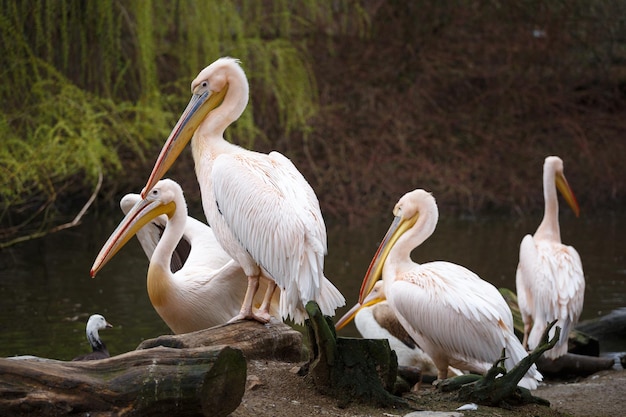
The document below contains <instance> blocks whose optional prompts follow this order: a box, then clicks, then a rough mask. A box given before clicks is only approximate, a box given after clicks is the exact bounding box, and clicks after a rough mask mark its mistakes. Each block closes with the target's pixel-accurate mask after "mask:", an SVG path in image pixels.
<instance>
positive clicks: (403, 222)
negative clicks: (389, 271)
mask: <svg viewBox="0 0 626 417" xmlns="http://www.w3.org/2000/svg"><path fill="white" fill-rule="evenodd" d="M418 217H419V213H417V214H416V215H415V216H413V217H410V218H404V217H403V216H401V215H398V216H396V217H395V218H394V219H393V222H392V223H391V226H390V227H389V230H387V233H386V234H385V237H384V238H383V241H382V242H381V243H380V246H379V247H378V250H377V251H376V254H375V255H374V258H373V259H372V262H371V263H370V266H369V268H367V272H366V273H365V278H363V283H362V284H361V291H360V292H359V303H361V304H363V303H364V302H365V299H366V297H367V295H368V294H369V293H370V292H372V288H374V285H375V284H376V281H378V280H379V279H380V278H381V277H382V275H383V265H384V264H385V260H386V259H387V256H389V252H390V251H391V248H392V247H393V245H394V244H395V243H396V241H397V240H398V238H399V237H400V236H402V234H403V233H404V232H406V231H407V230H409V229H410V228H411V227H413V225H414V224H415V222H416V221H417V218H418Z"/></svg>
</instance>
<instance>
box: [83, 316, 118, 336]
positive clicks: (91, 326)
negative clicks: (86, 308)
mask: <svg viewBox="0 0 626 417" xmlns="http://www.w3.org/2000/svg"><path fill="white" fill-rule="evenodd" d="M107 327H113V325H111V324H110V323H109V322H108V321H106V319H105V318H104V317H103V316H102V315H100V314H92V315H91V316H90V317H89V320H87V334H90V333H94V332H96V333H97V331H98V330H102V329H106V328H107Z"/></svg>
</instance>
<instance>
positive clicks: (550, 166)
mask: <svg viewBox="0 0 626 417" xmlns="http://www.w3.org/2000/svg"><path fill="white" fill-rule="evenodd" d="M543 172H544V173H548V172H554V183H555V184H556V188H557V189H558V190H559V192H560V193H561V195H562V196H563V198H564V199H565V201H566V202H567V204H568V205H569V206H570V207H571V208H572V210H573V211H574V214H576V217H578V216H579V215H580V206H579V205H578V201H576V197H575V196H574V193H573V192H572V189H571V188H570V186H569V184H568V182H567V180H566V179H565V174H563V160H562V159H561V158H559V157H558V156H548V157H547V158H546V160H545V161H544V163H543ZM544 175H545V174H544Z"/></svg>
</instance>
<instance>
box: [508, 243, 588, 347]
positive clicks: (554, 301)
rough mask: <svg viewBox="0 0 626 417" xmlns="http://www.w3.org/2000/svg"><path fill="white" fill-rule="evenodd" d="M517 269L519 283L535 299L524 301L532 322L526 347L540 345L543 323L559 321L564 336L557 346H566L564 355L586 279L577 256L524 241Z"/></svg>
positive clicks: (565, 248) (565, 249)
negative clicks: (530, 313) (530, 312)
mask: <svg viewBox="0 0 626 417" xmlns="http://www.w3.org/2000/svg"><path fill="white" fill-rule="evenodd" d="M518 269H519V272H518V276H519V279H518V282H521V283H522V285H525V287H524V288H526V291H525V293H526V294H528V296H527V297H534V298H531V299H530V300H525V303H526V307H525V308H526V309H528V310H529V311H532V317H533V319H534V326H533V328H532V330H531V333H530V335H529V346H531V347H533V346H536V344H538V343H539V339H540V337H541V335H542V334H543V331H544V330H545V327H546V323H548V322H551V321H552V320H555V319H558V320H559V322H558V323H557V325H558V326H560V327H561V328H562V330H561V334H562V335H564V336H563V337H562V342H561V343H559V346H561V345H563V346H565V347H564V348H563V349H565V351H566V345H567V335H568V334H569V331H570V327H571V325H573V324H574V323H576V322H577V321H578V318H579V316H580V313H581V311H582V308H583V300H584V293H585V277H584V273H583V269H582V262H581V260H580V256H579V255H578V252H576V250H575V249H574V248H573V247H571V246H566V245H563V244H561V243H559V242H553V241H549V240H536V239H526V238H525V239H524V240H523V241H522V246H521V247H520V266H519V267H518ZM518 292H520V289H519V287H518ZM530 293H532V296H531V295H530ZM530 303H532V304H530ZM521 306H522V303H521V302H520V307H521ZM563 349H562V350H563Z"/></svg>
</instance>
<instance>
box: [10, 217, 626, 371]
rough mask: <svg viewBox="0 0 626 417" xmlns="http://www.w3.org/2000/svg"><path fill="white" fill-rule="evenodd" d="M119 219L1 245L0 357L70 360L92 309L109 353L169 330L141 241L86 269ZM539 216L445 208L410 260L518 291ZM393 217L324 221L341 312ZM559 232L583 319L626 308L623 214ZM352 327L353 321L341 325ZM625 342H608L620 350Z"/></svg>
mask: <svg viewBox="0 0 626 417" xmlns="http://www.w3.org/2000/svg"><path fill="white" fill-rule="evenodd" d="M121 217H122V215H121V214H113V215H109V216H106V217H105V216H101V218H93V217H92V218H87V219H86V220H85V221H84V223H83V224H82V225H81V226H79V227H76V228H73V229H70V230H66V231H63V232H59V233H56V234H53V235H50V236H48V237H46V238H44V239H40V240H36V241H32V242H27V243H24V244H21V245H19V246H16V247H14V248H11V249H9V250H4V251H2V252H0V296H1V298H2V304H1V305H0V334H1V335H2V336H1V339H0V340H1V343H0V357H4V356H13V355H27V354H28V355H36V356H41V357H49V358H55V359H62V360H69V359H71V358H72V357H74V356H76V355H78V354H81V353H85V352H88V351H89V350H90V349H89V345H88V343H87V341H86V338H85V323H86V321H87V318H88V316H89V315H90V314H93V313H101V314H103V315H104V316H105V317H106V318H107V320H108V321H109V322H110V323H112V324H113V325H114V328H113V329H107V330H104V331H101V333H100V335H101V337H102V339H103V340H104V341H105V342H106V344H107V346H108V348H109V351H110V352H111V354H112V355H115V354H120V353H123V352H126V351H129V350H133V349H135V347H136V346H137V345H138V344H139V343H140V342H141V341H142V340H144V339H148V338H153V337H156V336H159V335H162V334H169V333H171V332H170V331H169V329H168V327H167V326H166V325H165V324H164V323H163V322H162V321H161V319H160V317H159V316H158V315H157V314H156V312H155V311H154V309H153V308H152V305H151V304H150V300H149V299H148V295H147V292H146V284H145V277H146V271H147V264H148V261H147V258H146V257H145V255H144V253H143V251H142V250H141V247H140V246H139V243H138V242H137V241H134V242H130V243H129V244H128V245H127V246H126V247H125V248H124V249H123V250H122V251H121V252H120V253H118V255H116V257H115V258H114V259H113V260H112V261H111V262H110V263H109V264H108V265H107V266H106V267H105V268H104V269H103V270H102V271H101V272H100V273H99V274H98V276H97V278H95V279H92V278H90V277H89V268H90V267H91V264H92V263H93V260H94V258H95V256H96V255H97V253H98V251H99V250H100V248H101V246H102V244H103V243H104V242H105V241H106V239H107V238H108V236H109V234H110V233H111V232H112V231H113V229H114V228H115V226H116V225H117V223H118V222H119V220H120V219H121ZM540 217H541V215H540V214H536V215H532V216H528V217H526V218H505V217H481V218H479V219H451V218H446V217H445V216H444V215H443V213H442V218H441V219H440V222H439V226H438V228H437V230H436V231H435V233H434V235H433V236H432V237H431V238H430V239H429V240H428V241H426V243H425V244H423V245H422V246H421V247H419V248H418V249H417V250H415V251H414V252H413V259H414V260H415V261H416V262H428V261H432V260H446V261H450V262H455V263H458V264H461V265H464V266H466V267H467V268H469V269H471V270H473V271H474V272H476V273H477V274H478V275H480V276H481V277H482V278H483V279H485V280H487V281H489V282H491V283H492V284H494V285H495V286H496V287H508V288H511V289H515V269H516V266H517V258H518V250H519V243H520V241H521V239H522V237H523V236H524V235H525V234H526V233H532V232H534V231H535V229H536V227H537V225H538V224H539V221H540V220H541V218H540ZM390 222H391V213H389V215H388V216H383V218H381V221H380V222H378V223H377V224H375V225H372V226H370V227H363V228H358V229H346V228H345V227H342V225H340V224H337V223H336V222H332V221H329V222H328V225H327V226H328V232H329V233H328V244H329V255H328V256H327V257H326V275H327V276H328V277H329V279H330V280H331V281H333V282H334V283H335V285H336V286H337V287H338V288H339V289H340V290H341V292H342V293H343V294H344V296H345V297H346V299H347V302H348V304H349V305H348V306H346V307H344V308H342V309H340V310H339V311H338V316H340V315H341V314H343V313H344V312H345V311H346V309H347V308H348V307H349V306H351V305H353V304H354V303H355V302H356V299H357V296H358V291H359V287H360V284H361V281H362V279H363V275H364V273H365V271H366V269H367V266H368V265H369V262H370V260H371V257H372V255H373V254H374V251H375V250H376V248H377V246H378V244H379V242H380V239H382V237H383V235H384V233H385V232H386V230H387V227H388V226H389V223H390ZM561 234H562V239H563V241H564V242H565V243H567V244H570V245H573V246H574V247H576V249H577V250H578V252H579V253H580V255H581V258H582V260H583V267H584V270H585V276H586V280H587V287H586V292H585V304H584V310H583V314H582V320H588V319H594V318H597V317H600V316H603V315H606V314H608V313H610V312H611V311H613V310H615V309H619V308H621V307H625V306H626V285H624V280H625V278H626V258H625V254H626V239H624V236H625V235H626V216H625V215H624V214H622V213H603V214H601V215H600V214H597V215H594V214H592V213H588V214H586V215H585V214H583V215H582V216H581V217H580V218H578V219H577V218H575V217H574V216H573V215H570V214H569V213H562V215H561ZM351 326H353V325H351ZM357 334H358V333H357V332H356V329H355V328H354V327H350V326H349V327H347V328H346V329H345V330H342V332H341V335H344V336H355V335H357ZM625 337H626V335H625ZM624 343H625V344H624V345H621V346H620V345H617V346H616V345H615V344H613V345H611V346H610V349H612V350H615V349H618V350H620V351H626V342H624ZM601 348H603V349H604V347H603V346H602V344H601Z"/></svg>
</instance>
